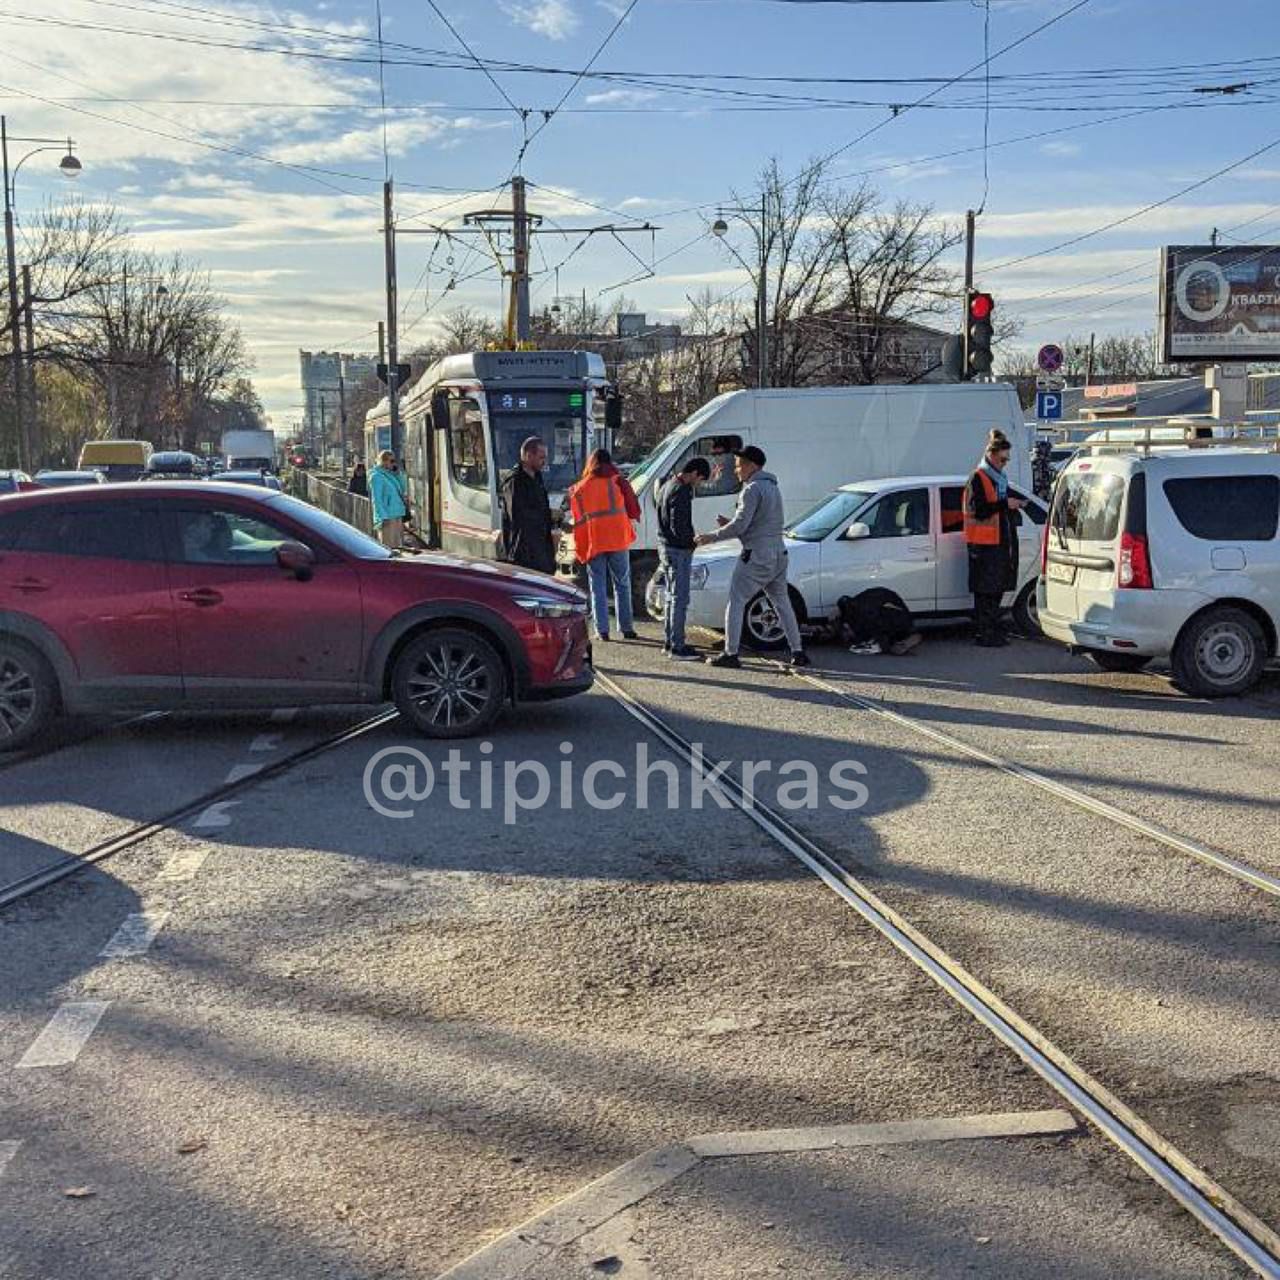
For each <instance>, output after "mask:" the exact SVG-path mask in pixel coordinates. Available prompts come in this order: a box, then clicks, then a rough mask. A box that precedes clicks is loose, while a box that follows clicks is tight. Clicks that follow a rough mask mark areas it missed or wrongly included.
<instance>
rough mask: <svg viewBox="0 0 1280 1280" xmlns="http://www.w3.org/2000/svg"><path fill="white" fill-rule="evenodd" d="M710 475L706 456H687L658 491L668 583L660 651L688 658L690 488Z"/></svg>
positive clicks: (692, 651) (692, 653)
mask: <svg viewBox="0 0 1280 1280" xmlns="http://www.w3.org/2000/svg"><path fill="white" fill-rule="evenodd" d="M710 475H711V464H710V463H709V462H708V461H707V460H706V458H690V459H689V460H688V461H687V462H686V463H685V464H684V467H683V468H682V469H681V470H680V471H678V472H676V474H675V475H673V476H672V477H671V478H670V479H669V480H668V481H667V482H666V484H664V485H663V486H662V489H661V490H660V491H659V493H658V558H659V560H660V561H661V563H662V573H663V575H664V577H665V579H666V584H667V616H666V620H665V622H664V632H665V636H664V641H663V645H662V648H663V652H665V653H666V654H667V655H668V656H669V657H672V658H677V659H679V660H681V661H688V660H689V659H691V658H696V657H697V656H698V651H697V650H696V649H691V648H690V647H689V646H688V645H687V644H685V642H684V620H685V616H686V615H687V614H688V612H689V573H690V570H691V569H692V567H693V548H694V545H695V543H694V529H693V490H694V487H695V486H696V485H699V484H702V483H704V482H705V481H706V479H707V477H708V476H710Z"/></svg>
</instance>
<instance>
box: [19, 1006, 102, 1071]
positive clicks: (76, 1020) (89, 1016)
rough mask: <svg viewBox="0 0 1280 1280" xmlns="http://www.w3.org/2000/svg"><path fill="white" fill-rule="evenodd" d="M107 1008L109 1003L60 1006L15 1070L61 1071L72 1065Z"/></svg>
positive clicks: (20, 1059)
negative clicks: (59, 1069)
mask: <svg viewBox="0 0 1280 1280" xmlns="http://www.w3.org/2000/svg"><path fill="white" fill-rule="evenodd" d="M110 1004H111V1001H110V1000H81V1001H78V1002H75V1003H72V1004H64V1005H63V1006H62V1008H60V1009H59V1010H58V1012H57V1013H55V1014H54V1015H53V1017H52V1018H50V1019H49V1021H48V1023H47V1024H46V1026H45V1029H44V1030H43V1031H42V1032H41V1033H40V1034H39V1035H38V1036H36V1038H35V1041H34V1042H33V1043H32V1045H31V1048H30V1049H28V1050H27V1051H26V1053H24V1054H23V1055H22V1057H21V1058H19V1059H18V1069H19V1070H25V1069H28V1068H31V1067H65V1066H67V1065H69V1064H70V1063H72V1062H74V1061H75V1060H76V1059H77V1058H78V1057H79V1056H80V1050H81V1049H83V1048H84V1046H85V1044H86V1043H87V1042H88V1039H89V1037H90V1036H91V1035H93V1031H94V1028H95V1027H96V1026H97V1025H98V1022H99V1021H100V1020H101V1018H102V1015H103V1014H104V1013H106V1011H107V1009H108V1008H109V1007H110Z"/></svg>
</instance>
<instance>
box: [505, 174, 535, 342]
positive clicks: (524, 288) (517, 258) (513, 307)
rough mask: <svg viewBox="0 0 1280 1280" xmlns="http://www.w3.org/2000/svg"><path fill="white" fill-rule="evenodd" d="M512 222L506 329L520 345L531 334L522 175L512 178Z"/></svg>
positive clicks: (527, 219) (527, 224)
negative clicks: (508, 303)
mask: <svg viewBox="0 0 1280 1280" xmlns="http://www.w3.org/2000/svg"><path fill="white" fill-rule="evenodd" d="M511 222H512V229H513V231H514V247H513V251H512V262H511V302H510V306H509V309H508V313H507V316H508V318H507V329H508V332H509V333H510V334H511V335H512V336H513V337H514V339H515V342H516V344H517V345H519V344H520V343H522V342H528V341H529V339H530V338H531V337H532V334H531V333H530V331H529V207H528V205H527V203H526V199H525V184H524V179H523V178H522V177H515V178H512V179H511Z"/></svg>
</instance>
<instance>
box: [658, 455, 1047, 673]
mask: <svg viewBox="0 0 1280 1280" xmlns="http://www.w3.org/2000/svg"><path fill="white" fill-rule="evenodd" d="M966 479H967V477H965V476H956V475H950V476H908V477H902V476H899V477H895V478H894V479H889V480H867V481H855V482H854V483H852V484H846V485H843V486H842V487H841V488H839V489H837V490H836V491H835V492H834V493H832V494H830V495H829V496H828V497H826V498H824V499H823V500H822V501H821V502H820V503H818V505H817V506H816V507H814V508H813V509H812V510H811V511H810V512H808V513H807V514H806V515H804V516H802V517H801V518H800V519H799V520H797V521H796V522H795V524H793V525H792V526H791V527H790V528H789V529H788V530H787V536H786V545H787V553H788V554H787V561H788V564H787V580H788V582H789V584H790V587H791V600H792V604H793V605H794V606H795V610H796V616H797V617H798V618H799V619H800V621H801V622H802V623H818V622H823V621H831V620H834V619H835V617H836V616H837V614H838V613H839V603H838V602H839V600H840V597H841V596H856V595H857V594H858V593H859V592H862V591H866V590H869V589H870V588H872V587H884V588H887V589H888V590H890V591H892V592H893V593H894V594H895V595H896V596H897V597H898V598H899V599H900V600H901V601H902V602H903V604H904V605H906V607H907V608H908V609H909V610H910V611H911V614H912V616H913V617H914V618H915V619H917V620H928V619H948V618H962V617H965V616H967V615H968V614H969V613H970V611H971V610H972V608H973V596H972V595H970V593H969V553H968V550H967V548H966V547H965V541H964V486H965V481H966ZM1009 491H1010V493H1011V494H1012V495H1013V496H1015V497H1018V498H1025V499H1026V500H1027V507H1026V508H1025V510H1024V511H1023V512H1022V513H1021V514H1020V515H1018V516H1015V519H1016V520H1017V521H1018V523H1019V524H1020V525H1021V526H1022V528H1021V536H1020V538H1019V565H1018V586H1017V590H1016V591H1011V592H1010V593H1009V594H1008V595H1007V596H1006V597H1005V604H1006V605H1007V606H1010V607H1012V609H1013V612H1014V619H1015V621H1016V623H1017V624H1018V626H1019V627H1020V628H1021V629H1023V630H1025V631H1029V632H1034V630H1035V608H1036V591H1035V580H1036V576H1037V574H1038V573H1039V568H1040V527H1041V526H1043V524H1044V522H1045V518H1046V515H1047V509H1046V507H1045V504H1044V503H1043V502H1041V501H1040V499H1039V498H1036V497H1034V496H1032V495H1030V494H1028V493H1026V492H1025V491H1024V490H1022V489H1021V488H1019V487H1018V486H1016V485H1011V486H1010V489H1009ZM740 551H741V548H740V546H739V544H738V543H737V542H727V543H724V544H723V545H720V544H717V545H715V546H711V547H704V548H702V549H701V550H699V551H698V552H697V554H696V555H695V556H694V558H693V572H692V576H691V586H692V589H691V591H690V593H689V615H688V622H689V624H690V625H696V626H702V627H714V628H717V629H720V628H723V627H724V613H725V606H726V604H727V603H728V599H729V579H730V577H731V576H732V574H733V566H734V564H735V563H736V561H737V558H738V555H739V554H740ZM646 603H647V604H648V607H649V610H650V612H651V613H653V614H654V616H655V617H660V616H661V614H662V611H663V610H664V609H665V606H666V600H665V590H664V584H663V582H662V581H661V578H660V577H659V578H658V580H656V581H655V582H653V583H651V585H650V587H649V591H648V598H647V601H646ZM742 639H743V643H744V644H745V645H748V646H749V647H750V648H753V649H764V650H769V649H780V648H782V647H783V646H784V644H785V638H784V636H783V634H782V628H781V626H780V625H779V623H778V619H777V616H776V614H775V612H774V610H773V608H772V606H771V605H770V604H769V602H768V600H767V599H766V598H765V597H764V596H763V595H760V596H757V597H756V598H755V599H754V600H751V601H750V602H749V603H748V604H747V607H746V614H745V617H744V619H743V629H742Z"/></svg>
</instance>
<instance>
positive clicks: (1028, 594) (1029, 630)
mask: <svg viewBox="0 0 1280 1280" xmlns="http://www.w3.org/2000/svg"><path fill="white" fill-rule="evenodd" d="M1037 581H1038V579H1036V578H1032V579H1031V581H1030V582H1028V583H1027V585H1026V586H1025V587H1023V588H1022V590H1021V591H1019V592H1018V598H1017V599H1016V600H1015V601H1014V602H1013V609H1012V614H1013V625H1014V626H1015V627H1017V628H1018V630H1019V631H1020V632H1021V633H1022V634H1023V635H1024V636H1026V637H1027V638H1028V639H1031V640H1034V639H1035V638H1036V637H1037V636H1041V635H1043V634H1044V633H1043V632H1042V631H1041V630H1040V605H1039V601H1038V600H1037V599H1036V582H1037Z"/></svg>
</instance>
